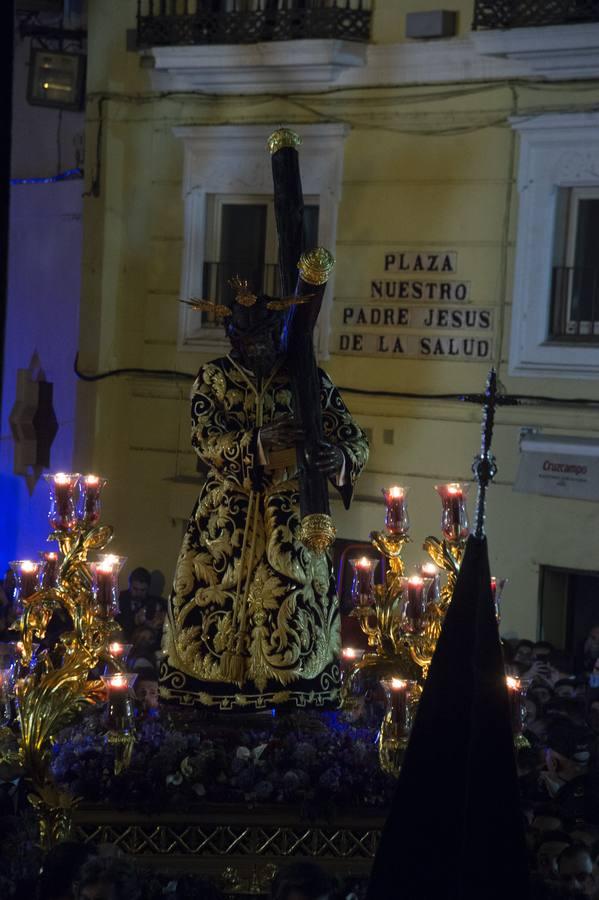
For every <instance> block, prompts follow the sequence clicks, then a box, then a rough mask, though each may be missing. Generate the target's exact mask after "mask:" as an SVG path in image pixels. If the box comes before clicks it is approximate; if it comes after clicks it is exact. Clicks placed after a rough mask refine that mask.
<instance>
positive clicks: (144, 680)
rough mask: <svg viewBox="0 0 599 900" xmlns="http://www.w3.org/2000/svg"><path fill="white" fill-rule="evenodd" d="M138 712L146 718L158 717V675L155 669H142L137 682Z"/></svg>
mask: <svg viewBox="0 0 599 900" xmlns="http://www.w3.org/2000/svg"><path fill="white" fill-rule="evenodd" d="M135 698H136V700H137V707H138V712H139V714H140V715H141V716H145V717H146V718H153V717H156V716H157V715H158V704H159V701H158V675H157V674H156V671H155V669H150V668H146V669H140V670H139V671H138V673H137V680H136V682H135Z"/></svg>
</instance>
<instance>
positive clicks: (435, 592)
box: [418, 562, 441, 603]
mask: <svg viewBox="0 0 599 900" xmlns="http://www.w3.org/2000/svg"><path fill="white" fill-rule="evenodd" d="M418 574H419V575H420V577H421V578H426V579H430V587H429V590H428V595H427V598H426V599H427V603H434V601H435V600H438V599H439V593H440V589H441V579H440V577H439V569H438V568H437V566H436V565H435V564H434V563H432V562H426V563H423V564H422V565H421V566H419V569H418Z"/></svg>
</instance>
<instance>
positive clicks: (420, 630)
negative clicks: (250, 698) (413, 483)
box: [342, 482, 469, 775]
mask: <svg viewBox="0 0 599 900" xmlns="http://www.w3.org/2000/svg"><path fill="white" fill-rule="evenodd" d="M436 490H437V492H438V493H439V495H440V497H441V501H442V504H443V511H442V521H441V529H442V534H443V537H442V539H441V540H439V539H437V538H435V537H427V538H426V540H425V541H424V544H423V547H424V549H425V550H426V552H427V553H428V556H429V558H430V560H432V563H431V562H429V563H428V564H425V565H423V566H421V568H420V572H419V573H418V574H416V575H414V576H412V577H410V578H408V577H406V571H405V568H406V567H405V563H404V560H403V558H402V554H403V550H404V548H405V546H406V544H407V543H408V542H409V540H410V537H409V533H408V532H409V517H408V511H407V503H406V495H407V488H405V487H403V486H401V485H395V486H393V487H391V488H389V489H388V490H385V491H383V494H384V496H385V503H386V515H385V529H384V530H383V531H374V532H372V533H371V535H370V540H371V543H372V546H373V547H374V549H375V550H376V551H377V553H378V554H379V555H380V556H379V557H378V558H376V559H373V558H371V557H362V558H361V559H355V560H352V565H353V567H354V579H353V583H352V597H353V599H354V602H355V608H354V610H353V612H352V615H354V616H355V617H356V618H357V619H358V621H359V623H360V627H361V629H362V631H363V632H364V634H365V635H366V637H367V639H368V650H367V651H366V652H365V653H364V655H363V656H362V657H361V658H360V659H356V660H355V662H354V663H353V665H352V666H351V668H349V670H348V671H347V672H346V675H345V678H344V682H343V688H342V701H343V705H344V706H345V707H346V708H351V707H352V705H354V701H355V697H356V693H357V690H356V688H359V684H360V679H361V676H363V675H365V674H367V673H370V674H372V675H374V676H375V677H376V679H377V680H379V681H380V682H381V684H382V686H383V689H384V690H385V695H386V698H387V712H386V714H385V717H384V720H383V724H382V727H381V731H380V733H379V758H380V762H381V766H382V768H383V769H384V770H385V771H387V772H389V773H391V774H393V775H397V774H398V773H399V768H400V766H401V758H402V755H403V751H404V750H405V747H406V746H407V741H408V737H409V731H410V726H411V722H412V720H413V717H414V714H415V711H416V707H417V705H418V701H419V699H420V695H421V693H422V685H423V683H424V681H425V680H426V677H427V675H428V669H429V666H430V663H431V660H432V657H433V653H434V651H435V647H436V645H437V641H438V639H439V635H440V633H441V627H442V625H443V620H444V618H445V614H446V612H447V609H448V607H449V604H450V602H451V597H452V595H453V589H454V586H455V582H456V578H457V574H458V572H459V568H460V563H461V560H462V556H463V553H464V547H465V543H466V539H467V537H468V533H469V532H468V519H467V512H466V505H465V498H466V492H467V486H466V485H463V484H460V483H458V482H452V483H450V484H444V485H437V487H436ZM380 557H382V558H383V559H384V561H385V574H384V580H383V583H382V584H374V569H375V566H377V565H378V562H379V558H380ZM441 572H443V573H444V574H445V583H444V584H443V586H442V587H440V584H439V582H440V574H441Z"/></svg>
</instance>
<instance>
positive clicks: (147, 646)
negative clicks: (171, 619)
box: [127, 625, 159, 672]
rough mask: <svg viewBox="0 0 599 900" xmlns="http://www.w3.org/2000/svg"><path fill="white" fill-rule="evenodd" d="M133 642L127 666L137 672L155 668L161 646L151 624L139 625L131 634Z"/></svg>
mask: <svg viewBox="0 0 599 900" xmlns="http://www.w3.org/2000/svg"><path fill="white" fill-rule="evenodd" d="M131 644H132V647H131V652H130V653H129V656H128V659H127V668H128V669H130V670H131V672H137V671H138V670H139V669H154V668H155V666H156V652H157V650H158V647H159V644H158V639H157V637H156V633H155V631H154V629H153V628H150V627H149V625H138V627H137V628H135V630H134V631H133V634H132V635H131Z"/></svg>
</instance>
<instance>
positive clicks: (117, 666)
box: [104, 641, 133, 675]
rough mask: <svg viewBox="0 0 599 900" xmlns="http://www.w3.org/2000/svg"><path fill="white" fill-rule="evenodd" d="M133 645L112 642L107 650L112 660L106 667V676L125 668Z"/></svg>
mask: <svg viewBox="0 0 599 900" xmlns="http://www.w3.org/2000/svg"><path fill="white" fill-rule="evenodd" d="M132 646H133V644H124V643H122V641H111V642H110V643H109V644H108V647H107V648H106V649H107V651H108V654H109V656H110V660H109V661H108V662H107V663H106V666H105V667H104V674H105V675H109V674H110V673H111V672H114V671H120V670H121V669H122V668H124V666H125V663H126V662H127V658H128V656H129V654H130V653H131V648H132Z"/></svg>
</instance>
